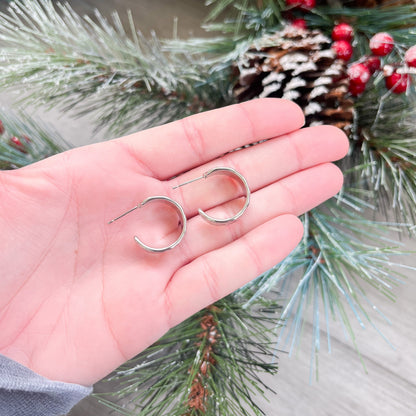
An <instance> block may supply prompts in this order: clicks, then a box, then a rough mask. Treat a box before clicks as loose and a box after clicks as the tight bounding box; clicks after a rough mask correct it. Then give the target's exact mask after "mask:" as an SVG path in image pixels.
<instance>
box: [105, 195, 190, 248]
mask: <svg viewBox="0 0 416 416" xmlns="http://www.w3.org/2000/svg"><path fill="white" fill-rule="evenodd" d="M152 201H159V202H163V203H166V204H168V205H172V206H173V207H174V208H175V209H176V212H177V213H178V215H179V217H180V219H181V222H180V224H181V225H182V232H181V234H180V236H179V237H178V238H177V240H176V241H174V242H173V243H172V244H170V245H168V246H166V247H160V248H156V247H150V246H148V245H147V244H145V243H143V241H141V240H140V238H139V237H137V236H134V241H136V243H137V244H138V245H139V246H140V247H142V248H144V249H145V250H146V251H149V252H151V253H161V252H163V251H167V250H170V249H171V248H174V247H176V246H177V245H178V244H179V243H180V242H181V240H182V238H183V237H184V235H185V232H186V215H185V211H184V210H183V208H182V207H181V205H180V204H178V203H177V202H176V201H174V200H173V199H171V198H168V197H167V196H161V195H158V196H151V197H149V198H146V199H145V200H144V201H142V202H140V204H138V205H136V206H135V207H133V208H132V209H129V210H128V211H126V212H125V213H124V214H121V215H119V216H118V217H117V218H114V219H113V220H111V221H109V222H108V223H109V224H111V223H113V222H114V221H117V220H118V219H120V218H121V217H124V216H125V215H127V214H130V212H132V211H134V210H135V209H137V208H141V207H143V206H144V205H146V204H147V203H149V202H152Z"/></svg>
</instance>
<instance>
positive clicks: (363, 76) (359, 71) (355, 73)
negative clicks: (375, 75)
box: [347, 63, 371, 84]
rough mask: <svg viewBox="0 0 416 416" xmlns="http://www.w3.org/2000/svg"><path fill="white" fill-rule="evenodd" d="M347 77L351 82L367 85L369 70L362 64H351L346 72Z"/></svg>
mask: <svg viewBox="0 0 416 416" xmlns="http://www.w3.org/2000/svg"><path fill="white" fill-rule="evenodd" d="M347 74H348V77H349V78H350V80H351V81H352V82H355V83H360V84H367V82H368V80H369V79H370V76H371V74H370V70H369V69H368V68H367V67H366V66H365V65H364V64H358V63H356V64H352V65H351V66H350V67H349V68H348V71H347Z"/></svg>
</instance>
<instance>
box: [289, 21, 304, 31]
mask: <svg viewBox="0 0 416 416" xmlns="http://www.w3.org/2000/svg"><path fill="white" fill-rule="evenodd" d="M291 25H292V26H293V27H295V28H296V29H301V30H306V27H307V26H306V20H305V19H295V20H293V22H292V23H291Z"/></svg>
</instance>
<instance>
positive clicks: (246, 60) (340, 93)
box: [234, 26, 354, 133]
mask: <svg viewBox="0 0 416 416" xmlns="http://www.w3.org/2000/svg"><path fill="white" fill-rule="evenodd" d="M346 68H347V64H346V63H345V62H344V61H342V60H339V59H336V56H335V53H334V52H333V51H332V49H331V40H330V39H329V38H328V37H326V36H324V35H323V33H322V32H321V31H319V30H313V31H311V30H299V29H296V28H293V27H291V26H287V27H286V28H284V29H283V30H282V31H280V32H276V33H275V34H273V35H269V36H266V37H264V38H262V39H261V40H260V41H258V43H257V44H256V45H253V46H252V47H250V49H249V50H248V51H247V52H246V53H245V54H243V55H242V56H241V58H240V60H239V61H238V62H237V63H236V64H235V70H236V72H237V75H238V82H237V84H236V85H235V87H234V95H235V97H236V98H237V100H238V101H239V102H241V101H246V100H250V99H252V98H257V97H279V98H286V99H289V100H292V101H294V102H296V103H297V104H298V105H300V107H302V109H303V111H304V113H305V116H306V125H307V126H313V125H319V124H332V125H335V126H337V127H340V128H342V129H344V130H345V131H346V132H347V133H349V131H350V128H351V125H352V121H353V113H354V110H353V104H354V103H353V100H352V99H351V97H349V96H348V80H347V77H346Z"/></svg>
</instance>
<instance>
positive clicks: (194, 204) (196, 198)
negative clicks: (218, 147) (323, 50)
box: [166, 126, 349, 216]
mask: <svg viewBox="0 0 416 416" xmlns="http://www.w3.org/2000/svg"><path fill="white" fill-rule="evenodd" d="M348 146H349V142H348V138H347V137H346V135H345V134H344V133H343V132H342V131H341V130H340V129H337V128H335V127H332V126H318V127H311V128H305V129H302V130H298V131H296V132H293V133H290V134H288V135H284V136H281V137H279V138H277V139H273V140H269V141H268V142H265V143H261V144H259V145H257V146H252V147H250V148H248V149H244V150H241V151H238V152H232V153H230V154H228V155H226V156H224V157H223V158H221V159H218V160H215V161H213V162H210V163H207V164H205V165H203V166H200V167H198V168H196V169H193V170H192V171H190V172H187V173H186V174H184V175H181V176H180V177H178V178H175V179H173V180H171V181H169V182H168V183H167V186H168V188H167V190H166V192H168V193H169V194H170V195H171V197H172V198H174V199H176V200H178V201H179V202H180V203H181V205H182V206H183V207H184V209H185V212H186V213H187V215H188V216H193V215H196V213H197V210H198V208H201V209H203V210H205V209H208V208H211V207H214V206H216V205H219V204H222V203H223V202H225V201H227V200H230V199H234V198H236V197H238V196H239V195H241V189H240V187H239V184H238V183H237V182H236V181H234V180H233V179H231V178H229V177H227V176H224V175H217V176H213V177H209V178H207V179H206V180H204V181H203V182H202V181H198V182H195V183H193V184H189V185H186V186H184V187H181V188H178V189H176V190H175V191H173V192H172V188H173V187H174V186H176V185H177V184H179V183H183V182H186V181H187V180H190V179H192V178H196V177H199V176H201V175H202V174H203V173H204V172H206V171H208V170H209V169H210V168H212V167H215V166H229V167H232V168H234V169H236V170H237V171H238V172H240V173H241V174H242V175H243V176H244V177H245V178H246V180H247V182H248V184H249V187H250V190H251V191H252V192H254V191H256V190H257V189H260V188H262V187H264V186H267V185H269V184H271V183H273V182H275V181H277V180H279V179H281V178H284V177H286V176H288V175H291V174H293V173H295V172H297V171H300V170H304V169H307V168H309V167H312V166H315V165H319V164H322V163H326V162H330V161H335V160H338V159H340V158H342V157H344V156H345V155H346V153H347V151H348Z"/></svg>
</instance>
